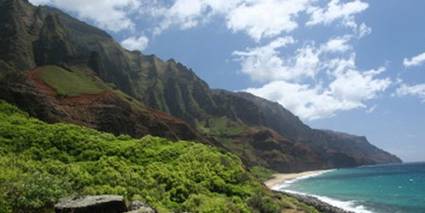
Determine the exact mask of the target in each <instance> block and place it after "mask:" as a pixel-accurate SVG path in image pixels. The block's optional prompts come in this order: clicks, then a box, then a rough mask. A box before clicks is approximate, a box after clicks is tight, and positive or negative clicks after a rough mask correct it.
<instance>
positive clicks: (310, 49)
mask: <svg viewBox="0 0 425 213" xmlns="http://www.w3.org/2000/svg"><path fill="white" fill-rule="evenodd" d="M351 38H352V37H351V36H342V37H335V38H332V39H330V40H329V41H327V42H325V43H324V44H322V45H315V44H314V43H311V44H308V45H305V46H303V47H301V48H299V49H297V50H295V54H294V56H292V57H287V58H283V57H282V56H281V53H280V52H279V51H278V49H279V48H281V47H284V46H285V45H286V44H287V43H285V42H276V41H275V42H271V43H270V44H268V45H266V46H263V47H257V48H253V49H248V50H247V51H246V52H236V53H234V54H235V55H236V56H238V57H239V59H240V60H241V68H242V72H243V73H246V74H248V75H250V77H251V78H252V79H254V80H259V81H263V82H266V83H265V84H264V85H263V86H262V87H259V88H248V89H246V91H248V92H250V93H253V94H254V95H257V96H261V97H263V98H266V99H269V100H273V101H277V102H279V103H280V104H282V105H283V106H284V107H286V108H288V109H289V110H290V111H292V112H293V113H295V114H296V115H298V116H299V117H301V118H302V119H304V120H314V119H320V118H326V117H331V116H334V115H335V114H336V113H337V112H339V111H347V110H353V109H357V108H364V109H367V105H366V102H367V101H368V100H372V99H375V98H377V96H378V95H379V94H380V93H382V92H384V91H385V90H386V89H387V88H388V87H389V85H390V84H391V83H392V82H391V80H390V79H388V78H379V75H381V74H382V73H383V72H384V71H385V68H384V67H380V68H378V69H371V70H366V71H363V70H359V69H358V68H357V67H356V63H355V58H356V57H355V53H353V52H352V50H353V49H352V47H351V45H349V44H348V42H349V41H350V40H351ZM281 39H282V38H280V39H279V40H281ZM276 44H278V45H276ZM279 44H282V45H279Z"/></svg>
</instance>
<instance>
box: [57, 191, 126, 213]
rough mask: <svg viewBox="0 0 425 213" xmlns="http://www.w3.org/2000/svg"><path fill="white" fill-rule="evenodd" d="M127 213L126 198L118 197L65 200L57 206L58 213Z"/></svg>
mask: <svg viewBox="0 0 425 213" xmlns="http://www.w3.org/2000/svg"><path fill="white" fill-rule="evenodd" d="M126 211H127V207H126V205H125V202H124V198H123V197H122V196H116V195H99V196H86V197H81V198H74V199H64V200H62V201H61V202H59V203H58V204H56V205H55V212H56V213H122V212H126Z"/></svg>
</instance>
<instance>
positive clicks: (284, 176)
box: [264, 170, 332, 191]
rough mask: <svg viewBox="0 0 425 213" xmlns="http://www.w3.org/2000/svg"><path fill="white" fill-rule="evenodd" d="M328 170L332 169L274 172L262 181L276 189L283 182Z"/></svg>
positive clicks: (293, 180)
mask: <svg viewBox="0 0 425 213" xmlns="http://www.w3.org/2000/svg"><path fill="white" fill-rule="evenodd" d="M329 171H332V170H316V171H305V172H298V173H276V174H273V175H272V177H271V178H270V179H268V180H266V181H264V185H266V186H267V187H268V188H269V189H271V190H275V191H277V190H278V189H279V188H281V186H282V185H284V184H285V183H286V184H289V183H293V182H295V181H297V180H301V179H305V178H309V177H314V176H317V175H321V174H323V173H326V172H329Z"/></svg>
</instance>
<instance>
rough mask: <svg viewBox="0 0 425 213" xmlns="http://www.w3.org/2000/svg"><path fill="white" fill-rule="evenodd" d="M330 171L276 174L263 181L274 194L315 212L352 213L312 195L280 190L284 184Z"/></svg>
mask: <svg viewBox="0 0 425 213" xmlns="http://www.w3.org/2000/svg"><path fill="white" fill-rule="evenodd" d="M330 171H332V170H316V171H305V172H299V173H276V174H273V175H272V177H271V178H270V179H269V180H266V181H264V185H265V186H266V187H267V188H269V189H270V190H272V191H274V192H276V193H281V194H284V195H287V196H290V197H293V198H295V199H297V200H299V201H301V202H303V203H305V204H307V205H310V206H313V207H315V208H316V209H317V210H319V211H321V212H327V213H353V212H352V211H347V210H344V209H342V208H340V207H337V206H334V205H332V204H331V203H327V202H324V201H322V200H320V199H318V198H317V197H315V196H312V195H308V194H303V193H297V192H290V191H285V190H280V189H281V188H282V186H285V184H291V183H293V182H295V181H298V180H302V179H306V178H310V177H314V176H318V175H321V174H324V173H326V172H330Z"/></svg>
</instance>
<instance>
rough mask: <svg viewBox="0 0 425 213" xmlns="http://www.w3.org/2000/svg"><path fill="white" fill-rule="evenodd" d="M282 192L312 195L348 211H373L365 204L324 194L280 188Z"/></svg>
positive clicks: (362, 212)
mask: <svg viewBox="0 0 425 213" xmlns="http://www.w3.org/2000/svg"><path fill="white" fill-rule="evenodd" d="M281 191H283V192H286V193H290V194H298V195H303V196H310V197H314V198H317V199H319V200H320V201H322V202H325V203H327V204H329V205H331V206H334V207H337V208H340V209H343V210H345V211H350V212H355V213H373V211H371V210H368V209H366V207H365V206H363V205H361V204H358V202H357V201H354V200H353V201H341V200H336V199H332V198H329V197H326V196H318V195H313V194H306V193H302V192H296V191H292V190H281Z"/></svg>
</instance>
